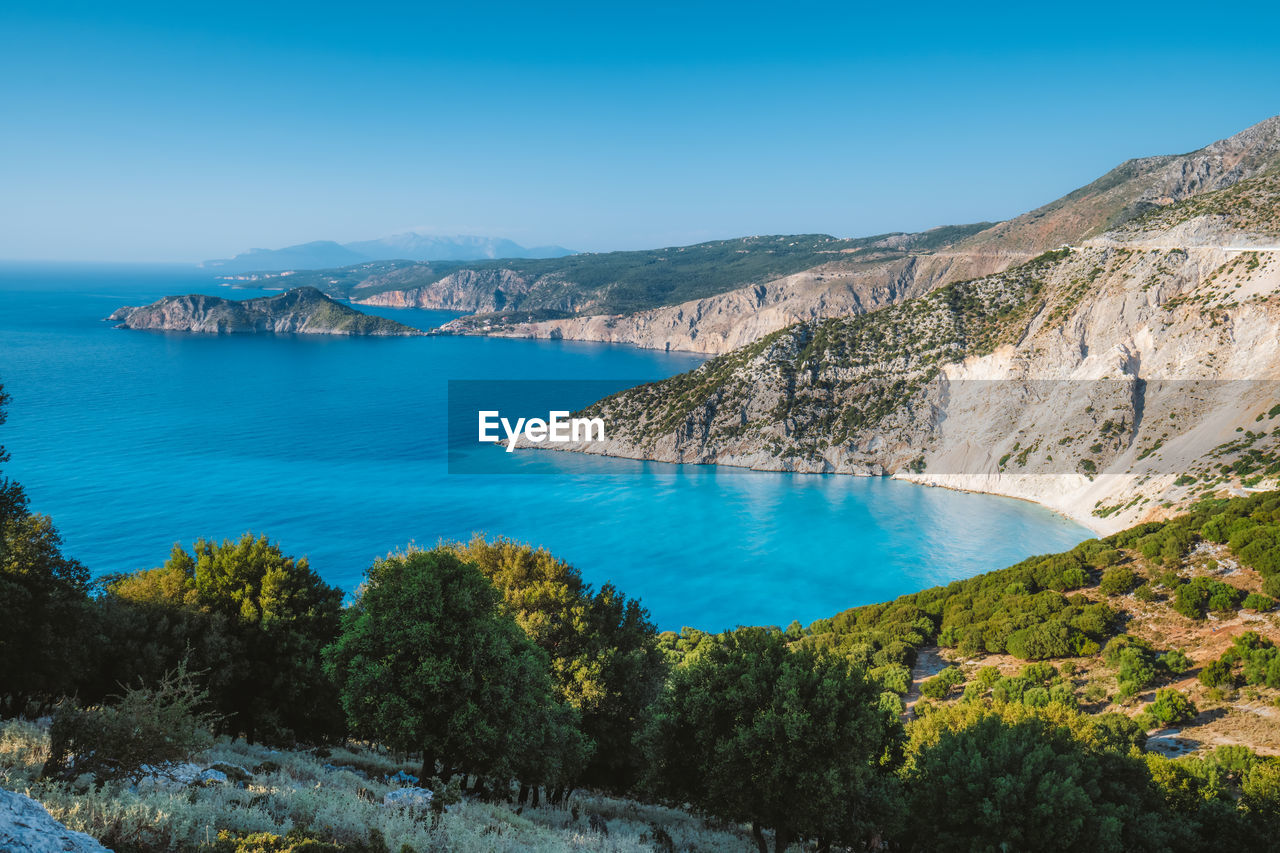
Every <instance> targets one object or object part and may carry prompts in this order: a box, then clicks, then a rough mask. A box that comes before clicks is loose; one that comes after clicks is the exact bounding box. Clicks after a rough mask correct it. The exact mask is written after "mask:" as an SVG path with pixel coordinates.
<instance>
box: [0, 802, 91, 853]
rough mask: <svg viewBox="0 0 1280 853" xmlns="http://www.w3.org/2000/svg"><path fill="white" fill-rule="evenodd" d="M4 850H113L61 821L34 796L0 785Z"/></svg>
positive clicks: (49, 852)
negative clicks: (18, 792)
mask: <svg viewBox="0 0 1280 853" xmlns="http://www.w3.org/2000/svg"><path fill="white" fill-rule="evenodd" d="M0 850H22V851H25V853H111V851H110V850H108V849H107V848H106V847H103V846H102V845H101V844H99V843H98V842H97V841H94V840H93V839H92V838H90V837H89V836H87V835H85V834H84V833H83V832H73V831H71V830H70V829H67V828H66V827H65V826H63V825H62V824H60V823H58V822H57V821H56V820H54V819H53V818H52V817H50V816H49V813H48V812H47V811H45V808H44V806H42V805H40V804H39V803H37V802H36V801H35V800H33V799H31V798H30V797H27V796H24V795H22V794H15V793H13V792H12V791H6V790H4V789H3V788H0Z"/></svg>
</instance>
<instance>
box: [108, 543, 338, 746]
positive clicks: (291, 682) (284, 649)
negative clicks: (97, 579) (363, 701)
mask: <svg viewBox="0 0 1280 853" xmlns="http://www.w3.org/2000/svg"><path fill="white" fill-rule="evenodd" d="M341 607H342V591H341V590H339V589H337V588H335V587H331V586H329V585H328V584H326V583H325V582H324V581H323V580H321V579H320V576H319V575H317V574H316V573H315V572H314V571H312V569H311V568H310V566H309V565H308V564H307V561H306V560H305V559H301V560H295V559H294V558H293V557H290V556H287V555H286V554H284V552H283V551H282V550H281V549H280V546H279V545H277V544H274V543H272V542H270V541H268V539H267V537H265V536H261V537H257V538H255V537H254V536H253V535H252V534H248V533H246V534H245V535H244V536H243V537H241V538H240V539H239V540H237V541H235V542H232V541H226V540H224V541H223V542H222V543H221V544H215V543H213V542H208V541H205V540H203V539H201V540H198V541H197V542H196V543H195V545H194V547H193V548H192V550H191V552H190V553H188V552H187V551H185V550H184V549H183V548H182V547H181V546H178V545H175V546H174V548H173V553H172V555H171V556H170V558H169V560H168V562H166V563H165V564H164V566H162V567H160V568H158V569H152V570H149V571H142V572H136V573H134V574H132V575H126V576H123V577H120V578H116V579H114V580H113V581H112V582H110V583H109V585H108V595H107V596H106V597H105V600H104V602H103V604H102V610H101V612H102V614H103V617H104V625H103V627H102V630H103V631H104V633H105V634H106V635H107V636H108V637H110V638H111V640H110V641H109V642H108V643H107V644H106V645H107V647H108V648H109V649H110V653H111V654H113V655H118V654H122V653H123V654H126V655H127V657H128V658H129V660H128V663H127V664H126V667H128V666H133V667H137V669H138V670H139V671H138V672H137V673H136V675H133V676H131V678H132V677H142V678H143V679H144V680H147V679H149V678H154V677H155V675H156V669H157V668H158V669H159V670H160V671H161V672H163V671H164V670H167V669H170V668H172V667H173V666H175V665H176V663H177V661H178V660H182V659H185V658H186V657H187V656H188V654H190V657H191V662H192V666H193V668H197V669H200V670H205V671H207V672H208V677H207V688H208V691H209V696H210V701H211V702H212V704H213V708H214V709H215V710H216V711H217V712H218V713H219V714H220V715H221V716H222V718H223V722H222V726H223V728H224V730H225V731H227V732H230V733H232V734H244V735H246V736H247V737H248V738H249V740H251V741H252V740H255V739H257V738H259V737H265V738H266V739H268V740H276V741H288V740H293V739H304V740H306V739H318V738H325V737H328V736H332V735H335V734H337V733H339V731H340V729H341V721H342V716H341V712H340V709H339V706H338V701H337V693H336V690H335V689H334V687H333V685H332V683H331V682H330V681H329V679H328V678H327V677H326V676H325V674H324V671H323V667H322V662H321V659H320V652H321V650H322V649H323V648H324V647H325V646H326V645H327V644H329V643H330V642H332V641H333V639H334V638H335V637H336V636H337V632H338V621H339V617H340V614H341ZM120 680H125V679H120Z"/></svg>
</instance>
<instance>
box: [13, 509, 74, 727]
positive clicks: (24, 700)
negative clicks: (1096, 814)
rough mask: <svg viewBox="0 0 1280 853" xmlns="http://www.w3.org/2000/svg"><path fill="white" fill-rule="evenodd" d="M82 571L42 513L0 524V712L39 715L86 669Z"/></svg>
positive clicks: (64, 692)
mask: <svg viewBox="0 0 1280 853" xmlns="http://www.w3.org/2000/svg"><path fill="white" fill-rule="evenodd" d="M88 583H89V573H88V570H87V569H85V567H84V566H82V565H81V564H80V563H78V562H76V561H75V560H72V559H70V558H69V557H66V556H64V555H63V553H62V538H61V537H60V536H59V535H58V531H57V529H56V528H54V526H53V522H52V521H51V520H50V519H49V517H48V516H46V515H25V514H21V513H19V514H18V515H15V516H11V517H9V518H6V519H3V520H0V712H3V713H5V714H6V715H12V714H19V713H22V712H24V711H27V712H32V713H41V712H42V711H43V709H45V708H47V707H48V706H49V705H50V703H52V702H54V701H55V700H57V698H58V697H60V696H62V695H64V694H67V693H70V692H72V691H73V690H74V689H75V685H76V681H77V679H78V678H79V677H80V676H81V674H82V673H83V672H84V671H85V670H86V669H87V668H88V666H87V650H86V648H85V642H84V639H85V638H84V634H83V632H82V626H83V625H84V624H85V620H86V617H87V615H88V612H89V600H88V595H87V588H88Z"/></svg>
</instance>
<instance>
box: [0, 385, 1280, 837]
mask: <svg viewBox="0 0 1280 853" xmlns="http://www.w3.org/2000/svg"><path fill="white" fill-rule="evenodd" d="M2 394H3V392H2V389H0V397H2ZM0 414H2V409H0ZM0 494H3V495H6V496H7V498H6V500H5V503H4V506H5V515H4V517H3V518H0V606H3V607H5V608H6V609H5V612H4V614H3V615H4V616H5V618H4V619H3V620H0V666H3V667H4V670H3V672H2V673H0V675H3V679H2V680H0V685H3V686H2V687H0V703H2V704H0V707H2V708H3V712H4V716H5V717H6V718H8V721H7V722H4V723H3V724H0V785H3V786H4V787H6V788H10V789H14V790H18V791H22V792H26V793H29V794H30V795H31V796H33V797H35V798H36V799H38V800H39V801H41V802H42V803H44V804H46V806H47V807H48V808H49V809H50V811H51V813H52V814H53V815H54V817H56V818H57V819H59V820H62V821H64V822H66V823H67V824H68V825H69V826H71V827H72V828H75V829H80V830H83V831H86V832H89V833H90V834H92V835H94V836H95V837H98V838H100V839H102V840H103V841H104V842H106V843H108V844H109V845H111V846H112V847H113V848H114V849H116V850H117V851H119V853H151V851H162V850H164V851H171V850H178V851H208V853H254V851H268V850H269V851H294V850H296V851H303V850H306V851H311V853H316V851H326V852H327V853H356V851H361V853H375V851H379V852H380V851H388V853H390V851H402V853H403V851H405V850H409V851H417V850H463V851H469V850H570V849H585V850H625V851H631V850H635V851H639V850H660V851H673V850H675V849H689V848H690V847H692V848H693V849H706V850H725V851H728V850H742V849H752V848H754V849H758V850H761V851H765V850H767V849H769V848H770V847H772V848H773V849H774V850H775V851H779V853H780V851H783V850H787V849H790V850H799V849H815V848H816V849H819V850H827V849H836V848H842V849H867V848H869V847H876V846H878V845H881V844H884V843H888V844H890V845H891V846H892V848H894V849H901V850H913V851H938V850H942V851H947V850H972V849H1011V850H1012V849H1016V850H1082V851H1083V850H1089V851H1131V850H1138V851H1144V850H1151V851H1165V850H1172V851H1182V850H1186V851H1193V850H1202V849H1205V848H1206V847H1207V846H1209V845H1215V846H1216V845H1225V846H1227V847H1229V848H1238V849H1263V848H1265V847H1266V846H1267V845H1269V844H1270V841H1271V839H1272V838H1274V837H1275V834H1276V832H1277V831H1280V759H1278V758H1275V757H1272V756H1274V755H1275V754H1277V753H1280V748H1278V747H1280V744H1274V743H1270V742H1266V738H1267V737H1268V735H1267V734H1266V732H1265V731H1262V732H1257V731H1251V730H1248V729H1246V728H1241V729H1239V730H1238V731H1235V732H1234V736H1235V737H1236V740H1237V742H1236V743H1235V744H1234V745H1222V746H1211V745H1210V744H1206V746H1205V748H1203V749H1201V750H1200V751H1199V752H1197V753H1196V754H1195V755H1191V756H1185V757H1181V758H1176V759H1171V758H1167V757H1164V756H1163V755H1161V754H1158V751H1157V750H1156V747H1153V746H1152V743H1153V741H1152V740H1151V739H1149V738H1148V735H1147V732H1148V730H1150V729H1154V728H1157V727H1161V726H1178V727H1183V731H1184V732H1185V731H1190V730H1192V729H1193V728H1194V726H1196V725H1199V721H1200V720H1201V718H1202V717H1204V716H1205V714H1204V712H1205V711H1206V710H1207V711H1210V712H1221V713H1220V714H1218V715H1217V716H1215V719H1218V718H1221V719H1225V720H1228V721H1229V720H1231V719H1234V717H1233V716H1232V715H1233V714H1235V713H1236V712H1237V709H1236V705H1237V704H1238V702H1237V700H1238V699H1244V700H1247V701H1248V703H1252V704H1253V705H1255V706H1256V705H1258V704H1262V705H1269V706H1272V707H1274V706H1275V704H1276V702H1277V697H1280V685H1278V684H1277V682H1280V676H1278V675H1277V673H1278V672H1280V663H1277V660H1278V659H1280V654H1278V653H1277V650H1276V647H1275V640H1276V633H1277V632H1276V623H1275V616H1274V615H1273V614H1272V612H1271V611H1272V608H1273V607H1274V600H1273V596H1274V594H1275V593H1276V592H1277V591H1280V590H1277V589H1276V587H1277V585H1278V584H1280V493H1264V494H1258V495H1255V496H1251V497H1248V498H1237V499H1232V500H1220V501H1209V502H1205V503H1202V504H1200V505H1197V506H1196V507H1195V508H1194V509H1193V510H1192V511H1191V512H1189V513H1187V514H1185V515H1182V516H1179V517H1176V518H1173V519H1170V520H1168V521H1164V522H1153V523H1149V524H1144V525H1140V526H1138V527H1135V528H1132V529H1130V530H1127V531H1124V532H1122V533H1119V534H1116V535H1114V536H1111V537H1107V538H1106V539H1103V540H1090V541H1089V542H1086V543H1082V544H1081V545H1080V546H1078V547H1076V548H1074V549H1072V550H1070V551H1067V552H1064V553H1061V554H1053V555H1046V556H1041V557H1034V558H1031V559H1028V560H1026V561H1023V562H1022V563H1019V564H1018V565H1016V566H1012V567H1009V568H1007V569H1003V570H1001V571H997V572H991V573H988V574H985V575H981V576H978V577H975V578H972V579H968V580H963V581H957V582H955V583H952V584H948V585H946V586H943V587H937V588H934V589H930V590H924V591H921V592H918V593H914V594H912V595H907V596H902V597H900V598H898V599H895V600H894V601H892V602H887V603H884V604H879V605H871V606H867V607H858V608H853V609H851V610H848V611H845V612H843V613H840V614H837V615H835V616H833V617H831V618H829V619H823V620H819V621H817V622H815V623H813V624H812V625H810V626H809V627H808V628H804V627H802V626H800V625H799V624H793V625H791V626H789V627H788V628H787V629H786V630H785V631H782V630H779V629H777V628H770V627H757V628H739V629H737V630H735V631H731V632H727V633H724V634H718V635H713V634H706V633H702V632H698V631H696V630H693V629H686V630H685V631H683V632H682V633H680V634H670V633H668V634H663V635H659V634H658V633H657V632H656V629H655V628H654V626H653V625H652V623H651V622H650V621H649V619H648V616H647V614H646V613H645V611H644V609H643V607H642V606H641V605H640V603H639V602H636V601H635V600H634V599H628V598H626V597H624V596H623V595H622V594H621V593H620V592H618V591H617V590H615V589H613V588H612V587H611V586H608V585H605V586H603V587H601V588H600V589H598V590H597V589H594V588H593V587H591V586H590V585H588V584H586V583H585V582H584V581H583V580H582V578H581V575H580V574H579V573H578V572H577V571H576V570H574V569H573V568H572V567H571V566H569V565H567V564H566V563H564V562H563V561H560V560H558V559H556V558H555V557H554V556H553V555H551V554H549V553H548V552H546V551H545V550H541V549H535V548H532V547H529V546H527V545H522V544H519V543H515V542H511V541H508V540H502V539H499V540H493V541H490V540H485V539H476V540H473V541H472V542H470V543H465V544H463V543H442V544H441V545H439V546H437V547H436V548H433V549H430V550H423V549H410V550H407V551H405V552H402V553H398V554H392V555H390V556H388V557H386V558H383V559H379V560H376V561H374V562H373V564H372V565H371V566H370V568H369V570H368V572H367V575H366V578H365V583H364V584H363V585H362V586H361V587H360V589H359V590H358V591H357V592H356V594H355V596H354V598H353V600H352V601H351V602H350V603H349V604H348V605H346V606H342V604H341V600H342V594H341V592H340V591H338V590H336V589H334V588H332V587H330V586H328V585H327V584H325V583H324V582H323V581H322V580H321V579H320V578H319V577H318V576H317V575H316V574H315V573H314V572H313V571H312V570H311V569H310V567H309V566H308V565H307V564H306V561H305V560H299V559H294V558H292V557H290V556H288V555H287V554H286V553H284V551H283V550H282V549H281V548H280V547H279V546H278V545H277V544H274V543H272V542H270V540H268V539H267V538H265V537H254V536H249V535H247V536H245V537H243V538H242V539H240V540H237V541H225V542H222V543H213V542H209V541H197V543H196V544H195V546H194V547H193V548H192V549H190V550H187V549H184V548H181V547H177V548H175V549H174V551H173V553H172V555H171V556H170V558H169V560H168V561H167V562H166V563H165V564H164V565H162V566H160V567H158V568H155V569H149V570H142V571H139V572H135V573H131V574H126V575H122V576H115V577H110V578H105V579H103V580H102V581H101V582H99V583H97V584H94V585H92V586H91V585H90V584H89V583H88V579H87V573H86V572H85V571H84V569H83V568H82V567H80V566H79V564H77V563H75V562H74V561H73V560H70V559H69V558H67V557H66V556H64V555H63V554H62V548H61V543H60V541H59V539H58V537H57V533H56V529H55V528H54V527H53V526H52V524H51V523H50V522H49V520H48V519H47V518H44V517H41V516H35V515H32V514H30V512H29V509H28V506H27V503H26V499H25V496H24V495H23V493H22V491H21V488H20V487H18V486H16V485H15V484H12V483H10V482H9V481H7V480H4V481H2V482H0ZM1242 609H1243V610H1242ZM1218 626H1222V627H1223V628H1224V630H1223V631H1222V632H1218V631H1216V630H1213V629H1214V627H1218ZM1246 626H1247V627H1246ZM935 645H936V646H940V647H941V648H942V649H943V653H944V655H946V656H949V657H950V658H951V662H950V665H949V666H947V667H945V668H942V669H941V670H940V671H939V672H937V673H936V674H934V675H933V676H932V677H931V678H929V679H922V677H921V676H922V673H921V672H920V671H919V670H918V668H917V664H918V663H919V660H920V659H922V658H923V657H924V654H923V652H924V651H925V650H926V649H927V648H928V647H931V646H935ZM913 668H914V669H913ZM913 683H915V684H918V685H919V688H918V689H919V692H920V694H922V695H923V697H924V698H916V696H915V691H914V689H913ZM907 703H910V705H911V709H910V712H909V713H905V714H904V713H903V712H904V710H905V705H906V704H907ZM1211 716H1214V715H1213V714H1211ZM41 717H43V718H44V720H42V721H41V722H32V720H36V719H38V718H41ZM50 717H51V719H50ZM1213 724H1215V723H1210V724H1208V725H1213ZM1201 728H1207V726H1201ZM1255 735H1256V737H1257V741H1256V743H1250V742H1249V741H1248V738H1250V737H1253V736H1255ZM1242 740H1243V742H1241V741H1242ZM1251 745H1256V746H1257V750H1255V749H1251V748H1249V747H1250V746H1251ZM1266 753H1271V755H1268V754H1266ZM184 761H195V762H197V763H196V764H195V765H193V767H194V770H192V771H191V772H190V773H189V774H188V775H187V776H185V777H180V776H178V775H177V774H179V773H180V771H181V770H182V765H181V762H184ZM165 762H179V764H177V765H168V766H169V767H170V770H169V771H168V772H170V773H171V774H175V778H168V779H166V778H163V777H160V776H158V775H157V771H156V770H155V769H154V765H157V764H164V763H165ZM419 786H421V788H420V787H419ZM423 788H425V789H426V790H428V791H430V794H427V793H426V792H425V791H424V790H422V789H423ZM388 796H391V797H392V798H393V800H394V798H400V800H399V801H400V802H401V804H400V805H396V804H385V803H384V798H386V797H388ZM977 815H980V816H981V819H980V820H975V816H977Z"/></svg>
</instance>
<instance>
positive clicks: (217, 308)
mask: <svg viewBox="0 0 1280 853" xmlns="http://www.w3.org/2000/svg"><path fill="white" fill-rule="evenodd" d="M107 319H108V320H112V321H116V322H118V323H119V325H118V326H117V327H116V328H120V329H153V330H164V331H181V332H204V333H209V334H253V333H258V334H261V333H292V334H299V335H373V336H377V337H396V336H411V335H422V334H425V333H424V332H422V331H421V330H419V329H414V328H412V327H410V326H406V325H404V324H403V323H397V322H396V321H395V320H388V319H386V318H385V317H374V316H371V315H369V314H365V313H363V312H361V311H357V310H356V309H354V308H352V307H350V306H348V305H343V304H342V303H341V302H338V301H336V300H334V299H331V298H329V297H328V296H325V295H324V294H323V293H321V292H320V291H319V290H317V289H315V288H314V287H298V288H294V289H293V290H289V291H286V292H284V293H279V294H276V295H274V296H261V297H258V298H256V299H245V300H234V299H223V298H222V297H219V296H205V295H203V294H198V293H193V294H188V295H186V296H166V297H164V298H163V299H160V300H158V301H156V302H153V303H151V304H150V305H144V306H141V307H129V306H126V307H123V308H119V309H117V310H116V311H115V312H114V313H112V314H111V316H110V317H108V318H107Z"/></svg>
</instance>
